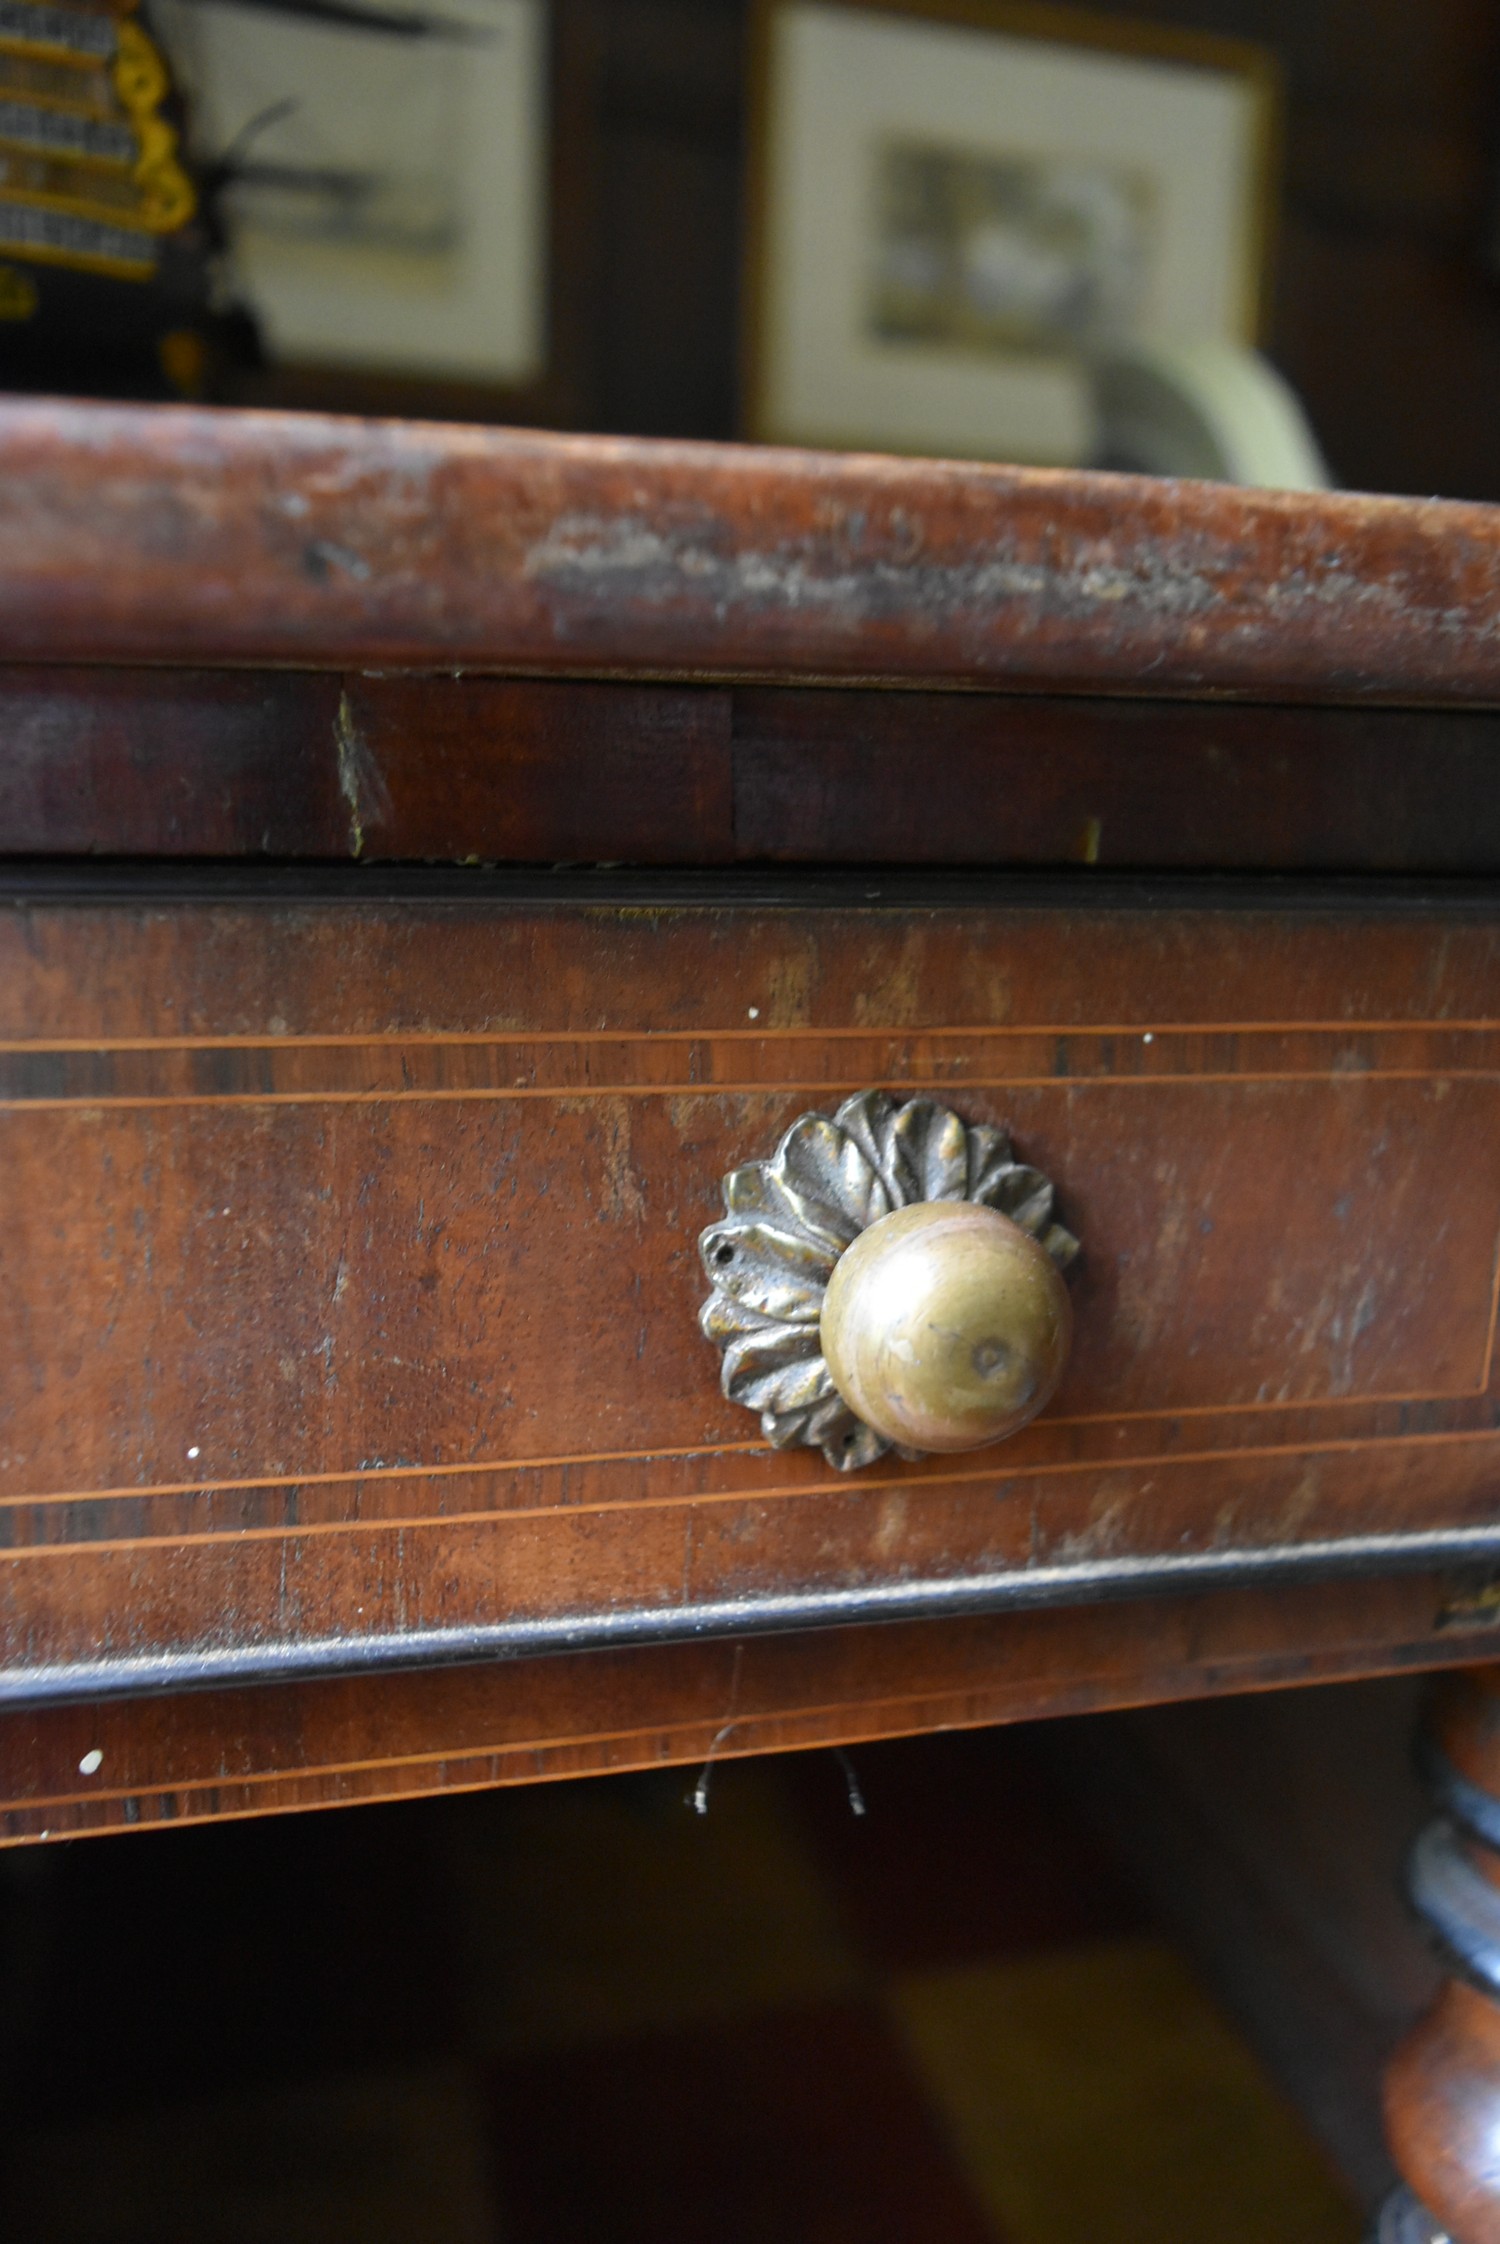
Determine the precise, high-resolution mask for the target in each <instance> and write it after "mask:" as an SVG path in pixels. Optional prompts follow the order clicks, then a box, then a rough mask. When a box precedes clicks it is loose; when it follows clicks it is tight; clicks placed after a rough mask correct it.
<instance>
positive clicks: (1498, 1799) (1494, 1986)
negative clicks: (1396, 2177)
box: [1377, 1666, 1500, 2244]
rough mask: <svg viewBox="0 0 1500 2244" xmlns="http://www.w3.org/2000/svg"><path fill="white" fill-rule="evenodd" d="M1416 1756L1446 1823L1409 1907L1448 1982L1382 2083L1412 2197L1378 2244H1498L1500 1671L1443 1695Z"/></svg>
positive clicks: (1468, 1675)
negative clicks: (1446, 2243)
mask: <svg viewBox="0 0 1500 2244" xmlns="http://www.w3.org/2000/svg"><path fill="white" fill-rule="evenodd" d="M1422 1753H1423V1758H1424V1762H1425V1767H1426V1774H1427V1778H1428V1782H1429V1784H1430V1785H1431V1788H1432V1791H1433V1794H1434V1796H1435V1800H1436V1804H1437V1808H1438V1814H1437V1816H1436V1817H1435V1818H1434V1820H1433V1821H1432V1822H1431V1823H1429V1824H1428V1825H1427V1827H1426V1829H1425V1830H1424V1831H1423V1832H1422V1835H1421V1837H1420V1838H1419V1839H1418V1841H1417V1844H1416V1847H1415V1848H1414V1850H1413V1853H1412V1862H1411V1873H1410V1883H1411V1896H1412V1900H1413V1901H1414V1903H1415V1904H1416V1907H1417V1909H1418V1911H1419V1913H1420V1915H1421V1916H1422V1918H1423V1919H1424V1921H1425V1922H1426V1924H1427V1925H1428V1927H1429V1929H1430V1930H1431V1931H1432V1933H1433V1934H1434V1936H1435V1938H1436V1939H1437V1941H1438V1944H1439V1946H1440V1948H1441V1950H1442V1953H1443V1956H1444V1958H1445V1960H1446V1962H1447V1965H1448V1969H1449V1971H1450V1973H1451V1974H1452V1976H1451V1978H1450V1979H1449V1981H1448V1983H1447V1984H1446V1986H1445V1987H1444V1988H1443V1991H1442V1993H1441V1994H1440V1995H1439V1996H1438V1999H1437V2001H1436V2003H1435V2004H1434V2005H1433V2007H1432V2009H1431V2010H1430V2011H1429V2012H1428V2013H1427V2016H1426V2017H1425V2018H1424V2019H1422V2021H1421V2023H1420V2024H1419V2025H1417V2026H1416V2027H1415V2028H1414V2029H1413V2031H1412V2032H1411V2033H1410V2034H1409V2035H1408V2036H1407V2038H1406V2040H1405V2041H1404V2042H1403V2043H1402V2044H1401V2046H1400V2048H1399V2049H1398V2050H1397V2052H1396V2055H1395V2057H1394V2058H1393V2060H1392V2062H1391V2065H1390V2069H1389V2071H1388V2072H1387V2074H1386V2090H1385V2107H1386V2132H1387V2135H1388V2137H1389V2139H1390V2145H1391V2149H1392V2151H1393V2153H1394V2155H1395V2159H1396V2164H1397V2166H1398V2168H1399V2169H1400V2171H1401V2173H1402V2175H1403V2177H1404V2178H1405V2181H1406V2183H1407V2184H1408V2188H1407V2189H1405V2190H1402V2191H1400V2192H1398V2194H1397V2196H1396V2197H1394V2198H1393V2199H1392V2200H1391V2201H1390V2203H1389V2204H1388V2205H1387V2206H1386V2207H1385V2210H1384V2212H1383V2213H1382V2215H1381V2219H1380V2224H1379V2228H1378V2231H1377V2239H1378V2244H1442V2240H1444V2239H1450V2240H1451V2244H1500V1666H1497V1667H1482V1668H1470V1669H1468V1670H1467V1671H1465V1672H1464V1673H1462V1674H1458V1675H1454V1676H1449V1677H1446V1678H1445V1679H1444V1680H1443V1681H1442V1682H1441V1683H1440V1684H1439V1685H1438V1686H1437V1688H1436V1691H1435V1693H1434V1696H1433V1701H1432V1705H1431V1709H1430V1711H1429V1715H1428V1720H1427V1725H1426V1728H1425V1730H1424V1733H1423V1740H1422Z"/></svg>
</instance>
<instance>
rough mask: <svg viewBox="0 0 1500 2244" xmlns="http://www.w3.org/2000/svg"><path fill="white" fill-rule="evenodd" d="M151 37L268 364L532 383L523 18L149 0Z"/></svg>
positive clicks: (366, 3) (534, 320) (538, 94)
mask: <svg viewBox="0 0 1500 2244" xmlns="http://www.w3.org/2000/svg"><path fill="white" fill-rule="evenodd" d="M153 21H154V22H158V23H159V25H160V29H161V34H162V37H163V39H164V40H165V42H166V44H167V46H168V49H169V51H170V53H171V55H172V59H173V62H174V65H175V66H176V68H177V71H178V74H179V76H180V78H181V80H182V82H183V85H184V89H185V92H186V96H187V105H188V123H189V131H190V142H191V147H192V151H193V154H194V156H195V157H196V158H197V160H198V162H199V164H200V166H202V167H203V168H204V169H205V170H206V171H208V172H209V173H210V174H213V173H218V174H219V175H221V176H222V177H223V179H224V180H225V186H224V189H223V209H224V217H225V221H226V226H227V231H228V235H229V241H230V247H231V251H232V257H233V269H234V279H235V283H236V286H237V287H238V289H239V290H240V291H241V293H242V294H243V295H244V296H245V297H246V298H247V299H248V301H249V303H250V306H251V308H252V309H253V311H254V312H255V314H256V317H257V320H258V322H259V324H260V327H261V329H262V332H263V335H264V337H265V341H266V344H267V347H268V350H269V352H270V354H271V356H272V357H273V359H275V360H277V361H279V362H282V363H290V364H294V365H295V364H310V365H316V366H327V367H344V368H349V369H355V370H360V371H365V372H375V373H390V374H404V375H420V376H433V377H438V378H440V379H449V380H463V381H469V382H480V383H492V384H500V385H518V384H521V383H524V382H527V381H530V380H532V379H534V378H535V377H536V375H537V374H538V373H539V372H540V370H541V366H542V363H543V359H544V356H545V351H546V340H547V338H546V318H545V301H546V270H545V267H546V241H547V225H548V210H547V200H548V173H547V146H546V127H545V121H544V120H545V109H546V23H545V10H544V4H543V0H430V4H423V0H418V4H417V5H415V6H413V5H411V4H410V0H154V6H153Z"/></svg>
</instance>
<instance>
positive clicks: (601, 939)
mask: <svg viewBox="0 0 1500 2244" xmlns="http://www.w3.org/2000/svg"><path fill="white" fill-rule="evenodd" d="M1497 957H1500V930H1496V929H1494V928H1493V927H1491V926H1490V925H1488V924H1487V923H1486V921H1485V920H1484V919H1482V918H1476V917H1475V916H1473V915H1467V916H1465V915H1463V914H1448V915H1445V914H1444V913H1443V912H1442V911H1441V910H1439V909H1437V908H1430V909H1429V910H1427V911H1425V912H1423V911H1409V912H1404V913H1399V914H1395V915H1389V916H1382V915H1380V914H1379V913H1377V912H1373V911H1371V912H1367V913H1365V914H1360V913H1358V912H1350V911H1346V912H1344V913H1337V914H1328V913H1320V912H1317V911H1313V910H1305V911H1301V912H1297V911H1292V910H1288V911H1286V912H1285V913H1281V914H1277V915H1274V916H1272V915H1262V914H1256V913H1241V912H1235V911H1230V910H1218V911H1215V910H1208V909H1205V910H1199V911H1189V910H1175V911H1172V910H1162V911H1136V912H1130V911H1124V910H1120V911H1116V912H1113V913H1110V912H1089V913H1067V912H1063V911H1058V910H1048V909H1045V908H1037V909H1030V910H1027V909H1020V908H1012V909H1010V910H999V909H991V910H988V911H982V910H972V909H971V910H965V911H953V910H948V911H945V910H943V909H941V908H933V909H929V910H924V911H918V910H912V909H904V910H902V909H887V910H881V909H874V908H870V909H865V910H862V911H861V910H849V911H842V912H824V913H819V912H817V911H816V910H803V911H795V910H781V911H774V910H760V911H754V910H749V909H738V910H736V909H721V910H712V909H668V908H665V907H657V908H654V909H650V908H644V907H635V908H625V909H618V908H616V909H611V908H605V907H603V906H599V907H592V908H586V907H578V906H574V907H564V906H557V907H553V908H546V907H539V906H535V905H533V906H530V907H525V908H523V907H521V906H519V905H517V906H515V907H513V908H510V909H501V908H499V907H497V906H495V905H477V904H476V905H472V906H463V905H455V906H448V907H442V906H431V905H429V906H423V907H419V906H415V905H409V906H404V907H393V906H386V907H379V906H363V907H362V906H352V905H344V906H323V907H318V906H306V907H301V908H293V907H291V906H287V905H280V906H277V905H272V904H269V903H268V904H265V905H261V906H237V907H231V906H227V905H226V906H220V907H191V906H170V907H169V906H163V905H155V906H152V905H144V904H143V905H141V906H138V907H135V908H125V907H86V906H82V905H75V906H61V907H59V906H52V907H42V906H37V905H32V906H29V907H23V906H21V905H13V906H12V907H11V908H10V909H9V910H8V911H7V912H6V913H5V914H4V915H3V917H0V1157H3V1159H4V1162H5V1168H6V1174H7V1178H8V1181H9V1187H10V1189H9V1190H8V1192H7V1194H6V1196H5V1200H4V1205H3V1213H0V1268H3V1270H4V1273H5V1280H6V1282H5V1285H4V1287H3V1288H0V1363H3V1364H4V1366H5V1372H4V1380H5V1389H4V1415H3V1454H0V1543H3V1556H0V1634H3V1640H4V1642H5V1645H6V1647H7V1665H6V1669H5V1671H4V1673H3V1675H0V1691H3V1692H5V1693H8V1694H9V1695H10V1696H11V1697H12V1698H15V1697H25V1696H29V1697H46V1696H48V1695H57V1694H59V1693H66V1692H69V1691H74V1692H91V1691H97V1690H99V1689H109V1688H125V1687H130V1686H132V1685H133V1684H143V1683H152V1682H161V1681H164V1680H173V1679H175V1680H179V1681H181V1680H191V1679H198V1680H204V1679H208V1680H211V1679H212V1678H213V1677H214V1676H216V1675H219V1676H227V1675H231V1674H244V1673H259V1672H264V1673H282V1672H286V1671H287V1670H288V1669H290V1670H292V1671H296V1670H297V1669H298V1668H299V1666H300V1667H304V1668H307V1669H309V1670H312V1669H317V1668H319V1667H328V1666H339V1665H344V1666H347V1665H350V1664H354V1665H357V1664H359V1663H360V1662H361V1661H362V1660H365V1661H379V1660H384V1659H408V1658H417V1657H422V1658H441V1657H445V1656H446V1657H452V1656H453V1655H454V1653H455V1651H462V1650H465V1649H468V1650H470V1651H472V1650H473V1649H475V1648H476V1647H477V1648H491V1649H494V1648H504V1647H506V1646H509V1647H510V1648H512V1649H535V1648H537V1647H538V1646H545V1645H553V1646H560V1645H567V1644H589V1643H604V1642H609V1641H616V1640H618V1641H628V1640H630V1638H631V1636H632V1634H634V1635H637V1636H639V1635H643V1634H644V1635H662V1636H665V1635H672V1634H691V1633H696V1632H702V1631H705V1630H709V1631H715V1632H719V1633H726V1632H727V1633H736V1632H738V1633H744V1631H745V1630H746V1629H747V1628H751V1627H756V1626H773V1625H785V1622H786V1620H787V1619H788V1618H789V1617H790V1618H793V1619H797V1618H801V1619H809V1618H818V1617H820V1616H822V1617H828V1616H830V1615H831V1614H833V1613H834V1612H835V1610H836V1611H837V1612H839V1613H841V1614H843V1615H844V1616H845V1617H847V1618H849V1619H858V1618H860V1617H867V1616H871V1615H874V1614H877V1613H881V1612H888V1613H891V1614H900V1613H902V1612H903V1611H904V1612H919V1611H925V1610H935V1609H939V1608H940V1607H943V1608H944V1609H946V1605H950V1604H951V1605H952V1607H953V1609H955V1610H961V1609H962V1606H963V1601H964V1600H965V1599H968V1600H970V1601H972V1602H975V1603H979V1604H986V1605H1000V1604H1005V1603H1010V1604H1023V1603H1025V1602H1027V1601H1028V1600H1033V1599H1037V1598H1046V1599H1051V1600H1067V1599H1069V1598H1073V1599H1078V1598H1089V1597H1098V1596H1101V1595H1106V1594H1111V1593H1113V1592H1117V1591H1118V1590H1120V1589H1121V1588H1134V1589H1136V1590H1143V1589H1149V1588H1150V1587H1151V1586H1152V1585H1153V1584H1156V1585H1158V1586H1160V1585H1161V1584H1162V1583H1164V1582H1165V1581H1167V1580H1181V1581H1182V1582H1183V1583H1184V1584H1185V1585H1187V1586H1190V1585H1191V1584H1192V1583H1193V1582H1195V1581H1209V1580H1213V1579H1218V1578H1220V1577H1222V1576H1223V1575H1224V1574H1225V1572H1226V1571H1228V1572H1230V1573H1233V1572H1234V1571H1235V1570H1236V1569H1238V1570H1240V1571H1244V1570H1245V1569H1246V1568H1247V1567H1249V1566H1253V1565H1255V1564H1257V1563H1268V1562H1271V1561H1274V1562H1275V1563H1277V1564H1278V1565H1287V1564H1291V1565H1295V1564H1297V1563H1301V1562H1303V1561H1305V1562H1306V1563H1308V1564H1316V1565H1318V1566H1320V1567H1323V1568H1330V1567H1331V1568H1337V1567H1339V1566H1340V1565H1343V1566H1368V1565H1370V1564H1372V1563H1379V1564H1384V1565H1391V1564H1401V1563H1405V1564H1408V1565H1412V1566H1417V1565H1419V1564H1420V1563H1422V1562H1423V1561H1424V1560H1428V1559H1430V1558H1431V1557H1432V1556H1433V1554H1434V1552H1435V1551H1439V1550H1441V1551H1443V1552H1446V1553H1448V1554H1449V1555H1450V1556H1452V1557H1453V1558H1454V1559H1455V1560H1459V1559H1462V1558H1464V1557H1466V1556H1467V1557H1474V1556H1484V1555H1485V1554H1486V1553H1491V1551H1492V1546H1494V1547H1496V1548H1500V1545H1497V1540H1496V1531H1495V1529H1494V1527H1493V1524H1492V1521H1493V1490H1494V1485H1495V1477H1496V1473H1497V1471H1500V1430H1497V1412H1496V1404H1495V1398H1494V1392H1493V1370H1494V1342H1495V1309H1496V1271H1497V1240H1500V1179H1497V1178H1496V1176H1495V1172H1494V1165H1493V1161H1492V1160H1491V1158H1490V1148H1491V1147H1492V1145H1493V1143H1494V1139H1495V1132H1496V1128H1497V1125H1500V1110H1497V1102H1500V1020H1496V1019H1495V1018H1494V1016H1493V991H1494V988H1495V973H1496V964H1497ZM864 1083H881V1084H886V1085H889V1086H891V1087H893V1088H898V1089H919V1088H920V1089H926V1090H930V1091H931V1092H933V1093H934V1094H935V1095H937V1096H939V1097H941V1098H943V1099H945V1100H948V1101H951V1102H952V1103H953V1104H954V1105H955V1106H957V1107H958V1108H959V1109H960V1110H961V1111H962V1113H963V1114H964V1115H965V1116H966V1118H969V1119H972V1120H994V1121H1000V1122H1008V1123H1009V1124H1011V1125H1012V1126H1013V1128H1014V1130H1015V1132H1016V1136H1017V1141H1018V1143H1019V1145H1020V1147H1021V1149H1022V1151H1023V1152H1024V1153H1025V1154H1026V1155H1027V1156H1028V1157H1030V1158H1034V1159H1035V1160H1036V1161H1038V1163H1039V1164H1041V1165H1042V1166H1043V1167H1045V1168H1046V1169H1047V1170H1048V1171H1049V1173H1051V1174H1052V1175H1054V1176H1055V1177H1056V1178H1057V1180H1058V1182H1059V1186H1060V1189H1061V1195H1062V1202H1061V1204H1062V1211H1063V1215H1064V1217H1065V1220H1067V1221H1068V1222H1069V1224H1070V1225H1071V1226H1072V1227H1073V1228H1075V1229H1076V1230H1077V1231H1078V1232H1079V1234H1080V1235H1081V1236H1082V1238H1083V1240H1084V1242H1085V1250H1086V1252H1085V1260H1084V1265H1083V1269H1082V1272H1081V1275H1080V1276H1079V1278H1078V1280H1077V1281H1076V1288H1075V1309H1076V1315H1077V1326H1078V1337H1077V1342H1076V1346H1075V1353H1074V1358H1073V1361H1072V1364H1071V1366H1070V1368H1069V1371H1068V1373H1067V1374H1066V1376H1065V1380H1064V1384H1063V1387H1062V1390H1061V1391H1060V1393H1059V1395H1058V1397H1057V1399H1056V1401H1055V1402H1054V1403H1053V1405H1052V1406H1051V1408H1050V1409H1049V1411H1048V1412H1047V1413H1046V1414H1045V1415H1044V1417H1043V1418H1042V1419H1040V1420H1039V1421H1037V1422H1036V1423H1035V1424H1034V1425H1033V1426H1031V1427H1029V1428H1027V1429H1026V1430H1025V1431H1024V1432H1023V1433H1022V1434H1021V1435H1019V1436H1017V1437H1016V1438H1014V1439H1013V1440H1012V1441H1010V1442H1009V1443H1007V1444H1005V1445H1004V1446H1003V1447H1002V1448H1000V1449H997V1450H995V1451H993V1452H990V1453H986V1454H980V1455H973V1456H968V1457H962V1458H957V1459H946V1460H941V1459H932V1460H928V1461H926V1462H925V1463H922V1464H919V1465H915V1466H912V1465H906V1464H901V1463H900V1462H899V1461H896V1460H888V1461H887V1462H885V1463H884V1464H882V1465H881V1466H879V1467H877V1468H875V1469H874V1470H872V1471H870V1472H867V1473H864V1474H860V1475H857V1476H852V1477H847V1478H846V1477H844V1476H840V1475H838V1474H836V1473H833V1472H831V1471H830V1470H829V1469H828V1468H827V1467H825V1466H824V1465H823V1463H822V1461H821V1459H819V1458H818V1457H817V1455H816V1454H815V1453H813V1452H807V1451H797V1452H786V1453H781V1454H772V1453H770V1452H768V1451H766V1450H765V1449H764V1448H763V1447H762V1445H761V1444H760V1442H759V1438H758V1433H757V1429H756V1426H755V1423H754V1421H753V1419H752V1418H750V1417H749V1416H748V1415H747V1414H745V1413H743V1412H741V1411H739V1410H736V1409H735V1408H733V1407H732V1406H731V1405H729V1404H728V1403H726V1402H725V1401H724V1399H723V1398H722V1397H721V1396H720V1394H719V1393H718V1390H717V1384H716V1364H715V1359H714V1356H713V1353H712V1351H711V1350H710V1349H709V1347H708V1345H707V1344H706V1343H705V1342H704V1341H703V1339H702V1338H701V1336H700V1334H699V1333H698V1330H697V1325H696V1310H697V1306H698V1303H699V1300H700V1299H701V1297H702V1294H703V1292H704V1290H705V1284H704V1280H703V1278H702V1275H701V1272H700V1270H699V1267H698V1261H697V1255H696V1248H695V1241H696V1236H697V1233H698V1230H699V1229H700V1227H701V1226H702V1225H703V1224H704V1223H705V1222H707V1221H709V1220H711V1218H712V1217H713V1215H714V1214H715V1213H716V1212H717V1206H718V1180H719V1178H720V1176H721V1175H722V1173H723V1172H724V1171H725V1170H726V1169H728V1168H729V1167H731V1166H733V1165H735V1164H736V1163H737V1162H739V1161H741V1160H743V1159H746V1158H750V1157H754V1156H756V1155H758V1154H763V1153H766V1152H768V1151H769V1150H770V1149H771V1147H772V1146H773V1144H774V1142H775V1140H776V1138H777V1136H778V1135H779V1133H780V1131H781V1130H782V1129H783V1128H785V1127H786V1125H787V1124H788V1123H789V1122H790V1121H791V1120H792V1119H793V1118H794V1117H795V1116H796V1115H797V1114H798V1113H799V1112H802V1111H804V1110H805V1109H807V1108H809V1107H821V1108H824V1109H829V1108H831V1107H832V1106H833V1105H834V1104H835V1103H836V1101H837V1100H838V1098H839V1097H840V1096H842V1095H843V1094H844V1093H846V1092H847V1091H849V1090H851V1089H854V1088H857V1087H859V1086H860V1085H861V1084H864ZM1434 1539H1435V1540H1434ZM924 1598H927V1599H928V1600H929V1601H935V1603H934V1602H929V1604H927V1605H924V1604H923V1603H922V1600H923V1599H924ZM788 1600H790V1601H791V1607H789V1606H788V1603H787V1601H788ZM793 1607H794V1608H795V1610H792V1608H793Z"/></svg>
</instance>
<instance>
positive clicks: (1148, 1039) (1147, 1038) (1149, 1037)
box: [1141, 1029, 1156, 1044]
mask: <svg viewBox="0 0 1500 2244" xmlns="http://www.w3.org/2000/svg"><path fill="white" fill-rule="evenodd" d="M1141 1042H1142V1043H1143V1044H1154V1043H1155V1042H1156V1032H1155V1030H1154V1029H1147V1031H1146V1033H1145V1035H1144V1036H1143V1037H1142V1038H1141Z"/></svg>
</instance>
